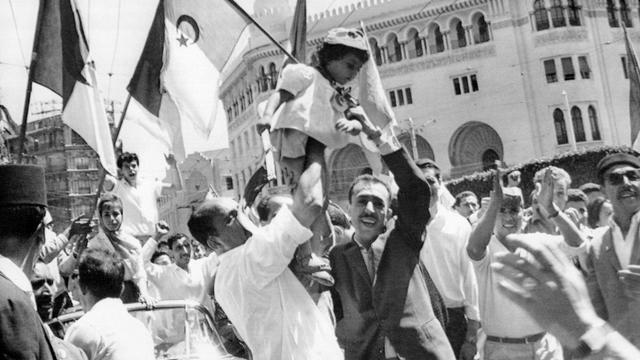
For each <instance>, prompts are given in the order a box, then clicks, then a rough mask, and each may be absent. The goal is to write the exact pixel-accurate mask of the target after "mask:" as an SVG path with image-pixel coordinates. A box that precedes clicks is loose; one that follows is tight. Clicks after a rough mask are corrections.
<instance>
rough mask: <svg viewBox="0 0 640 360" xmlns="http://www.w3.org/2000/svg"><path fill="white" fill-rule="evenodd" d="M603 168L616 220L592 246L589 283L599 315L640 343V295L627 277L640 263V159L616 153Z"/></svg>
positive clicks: (601, 174) (600, 175)
mask: <svg viewBox="0 0 640 360" xmlns="http://www.w3.org/2000/svg"><path fill="white" fill-rule="evenodd" d="M597 168H598V179H599V180H600V184H601V185H602V190H603V191H604V193H605V194H606V196H607V198H608V199H609V201H611V204H612V205H613V219H612V221H611V222H610V223H609V228H608V229H607V230H606V231H605V232H604V233H602V234H601V235H600V236H596V237H595V238H594V239H593V240H592V241H591V244H590V246H589V251H588V256H587V264H586V271H587V286H588V287H589V293H590V295H591V300H592V301H593V304H594V306H595V308H596V311H597V312H598V315H599V316H600V317H602V318H603V319H605V320H607V321H608V322H609V323H610V324H611V325H612V326H613V327H614V328H616V329H617V330H618V331H619V332H620V333H621V334H622V335H623V336H625V337H626V338H627V339H628V340H629V341H631V342H632V343H633V344H634V345H635V346H640V326H638V324H640V299H638V298H637V297H636V296H633V292H632V291H629V290H630V289H627V285H626V283H625V282H623V281H622V280H621V275H622V274H623V273H624V271H625V270H626V269H627V268H628V267H629V265H638V264H640V240H638V237H639V231H640V228H639V226H638V223H639V222H640V212H639V210H640V160H638V158H637V157H635V156H633V155H630V154H624V153H618V154H612V155H608V156H606V157H604V158H603V159H602V160H600V162H599V163H598V166H597Z"/></svg>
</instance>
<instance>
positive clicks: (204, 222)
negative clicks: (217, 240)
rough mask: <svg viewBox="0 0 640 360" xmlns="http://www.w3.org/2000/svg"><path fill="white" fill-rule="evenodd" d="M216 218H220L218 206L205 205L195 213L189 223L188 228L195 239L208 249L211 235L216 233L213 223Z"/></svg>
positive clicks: (199, 207)
mask: <svg viewBox="0 0 640 360" xmlns="http://www.w3.org/2000/svg"><path fill="white" fill-rule="evenodd" d="M215 216H218V210H217V209H216V206H213V205H210V204H207V203H204V204H202V205H200V206H198V207H197V208H196V209H195V210H194V211H193V213H192V214H191V216H190V217H189V221H188V222H187V227H188V228H189V232H191V235H193V238H194V239H196V240H197V241H198V242H199V243H200V244H202V245H204V246H206V247H209V245H208V244H207V239H208V238H209V235H210V234H213V233H215V232H216V228H215V226H213V221H212V219H213V218H214V217H215Z"/></svg>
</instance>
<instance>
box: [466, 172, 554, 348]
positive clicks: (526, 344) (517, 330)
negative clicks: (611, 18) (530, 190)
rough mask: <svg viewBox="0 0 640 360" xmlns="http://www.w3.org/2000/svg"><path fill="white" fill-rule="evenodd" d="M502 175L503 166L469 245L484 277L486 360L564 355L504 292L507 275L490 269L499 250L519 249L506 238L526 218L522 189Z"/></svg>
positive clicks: (482, 300) (481, 291)
mask: <svg viewBox="0 0 640 360" xmlns="http://www.w3.org/2000/svg"><path fill="white" fill-rule="evenodd" d="M501 177H502V174H501V173H500V170H499V169H498V171H497V173H496V174H494V183H493V192H492V196H491V201H490V203H489V206H488V208H487V210H486V213H485V214H484V216H483V217H482V218H481V219H480V221H479V222H478V224H477V226H476V227H475V228H474V229H473V230H472V231H471V234H470V236H469V241H468V244H467V254H468V255H469V257H470V258H471V260H472V264H473V267H474V270H475V273H476V277H477V280H478V290H479V295H480V296H479V304H480V316H481V318H482V328H483V329H484V332H485V333H486V334H487V340H486V343H485V345H484V349H483V350H484V359H485V360H513V359H518V360H525V359H531V360H542V359H549V360H550V359H562V358H563V354H562V349H561V347H560V346H559V344H558V342H557V340H556V339H555V338H554V337H553V336H552V335H550V334H547V332H546V331H545V329H544V328H542V327H541V326H540V325H539V324H538V323H537V322H536V321H535V320H534V319H533V318H532V317H531V315H530V314H529V313H528V312H527V311H526V310H525V309H523V308H522V307H520V305H519V304H518V303H516V302H514V301H512V300H511V299H510V298H509V297H507V296H506V295H504V294H503V293H501V292H500V291H499V281H500V280H501V277H499V276H498V275H497V274H495V273H494V272H493V271H492V270H491V268H490V265H491V263H492V262H494V261H495V258H496V255H497V254H498V253H502V252H509V251H515V250H516V249H514V248H508V246H509V244H507V243H506V242H505V238H506V236H507V235H509V234H514V233H519V232H521V228H522V222H523V216H522V196H521V193H520V192H517V191H513V189H514V188H503V187H502V179H501ZM545 194H547V193H545ZM555 216H557V214H555Z"/></svg>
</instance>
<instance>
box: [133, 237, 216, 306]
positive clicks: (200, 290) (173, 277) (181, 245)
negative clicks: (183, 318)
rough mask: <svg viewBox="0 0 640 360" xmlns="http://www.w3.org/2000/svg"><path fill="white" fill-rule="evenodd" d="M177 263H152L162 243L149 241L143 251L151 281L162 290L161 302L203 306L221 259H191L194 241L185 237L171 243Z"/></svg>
mask: <svg viewBox="0 0 640 360" xmlns="http://www.w3.org/2000/svg"><path fill="white" fill-rule="evenodd" d="M167 244H168V245H169V248H170V249H171V255H172V258H173V259H174V262H173V263H171V264H169V265H156V264H154V263H152V262H151V256H152V255H153V253H154V252H155V250H156V248H157V246H158V242H157V241H156V239H153V238H149V240H147V242H146V243H145V245H144V247H143V248H142V257H143V260H144V267H145V270H146V271H147V279H148V280H149V281H151V283H152V284H153V285H155V287H156V289H157V290H158V300H193V301H198V302H201V303H203V302H204V300H205V298H206V294H205V285H206V284H207V282H208V281H209V280H210V279H212V278H213V275H214V274H215V271H216V268H217V266H218V256H217V255H216V254H215V253H211V254H210V255H209V256H207V257H204V258H200V259H198V260H192V259H191V253H192V251H191V240H189V238H188V237H187V236H186V235H185V234H181V233H176V234H173V235H171V236H170V237H169V238H168V239H167Z"/></svg>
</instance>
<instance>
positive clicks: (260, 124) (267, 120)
mask: <svg viewBox="0 0 640 360" xmlns="http://www.w3.org/2000/svg"><path fill="white" fill-rule="evenodd" d="M256 130H257V131H258V135H262V132H263V131H265V130H267V131H269V130H271V117H270V116H264V117H261V118H259V119H258V121H257V122H256Z"/></svg>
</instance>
